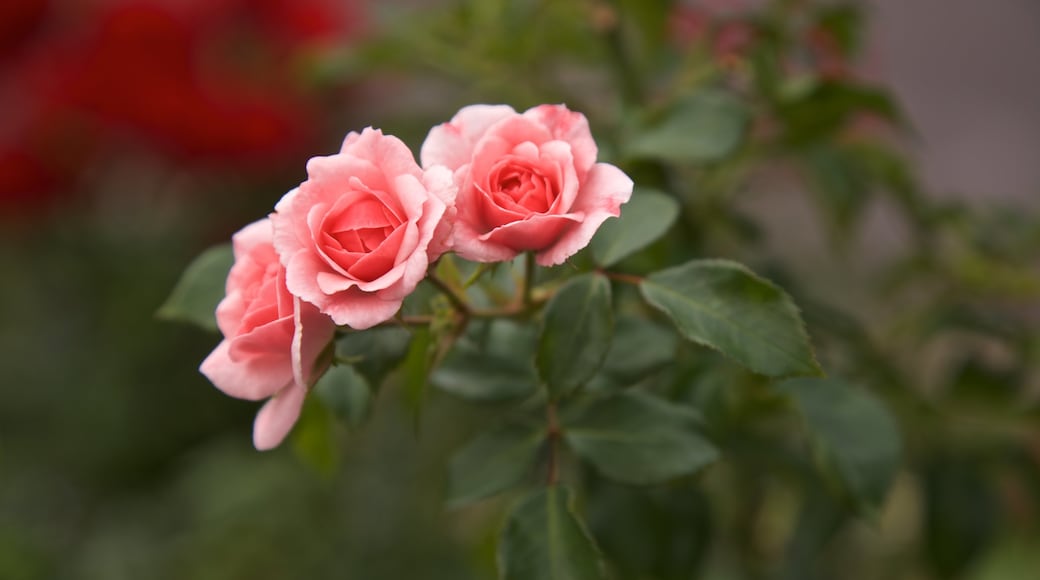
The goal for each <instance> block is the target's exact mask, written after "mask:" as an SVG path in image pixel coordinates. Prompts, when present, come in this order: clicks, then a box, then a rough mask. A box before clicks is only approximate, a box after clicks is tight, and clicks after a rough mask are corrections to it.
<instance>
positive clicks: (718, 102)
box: [626, 91, 748, 163]
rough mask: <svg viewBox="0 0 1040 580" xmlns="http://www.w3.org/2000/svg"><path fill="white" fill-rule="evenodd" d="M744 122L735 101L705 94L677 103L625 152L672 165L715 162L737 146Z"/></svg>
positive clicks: (726, 96) (718, 94)
mask: <svg viewBox="0 0 1040 580" xmlns="http://www.w3.org/2000/svg"><path fill="white" fill-rule="evenodd" d="M747 123H748V112H747V108H746V107H745V106H744V104H743V103H741V102H740V101H739V100H737V98H735V97H734V96H732V95H730V94H728V93H725V92H722V91H705V92H701V93H697V94H695V95H691V96H689V97H687V98H685V99H683V100H681V101H679V102H677V103H676V104H675V105H674V106H672V107H671V108H670V109H669V110H667V111H666V112H665V114H664V115H663V116H662V117H661V118H659V119H657V120H656V122H654V123H650V124H649V126H648V127H646V128H644V129H643V131H642V132H641V133H638V134H636V135H635V136H633V137H632V138H631V139H630V140H629V142H628V148H627V150H626V153H627V154H628V156H629V157H633V158H651V159H660V160H662V161H668V162H674V163H684V162H693V163H706V162H711V161H718V160H720V159H723V158H724V157H726V156H727V155H729V154H730V153H732V152H733V151H735V150H736V149H737V147H739V146H740V144H741V142H742V141H743V138H744V129H745V128H746V127H747Z"/></svg>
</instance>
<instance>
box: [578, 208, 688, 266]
mask: <svg viewBox="0 0 1040 580" xmlns="http://www.w3.org/2000/svg"><path fill="white" fill-rule="evenodd" d="M678 215H679V203H678V202H677V201H675V199H674V198H673V197H672V196H670V195H668V194H666V193H662V192H660V191H657V190H654V189H648V188H636V190H635V191H634V192H633V193H632V199H631V200H630V201H629V202H628V203H626V204H625V205H623V206H621V216H620V217H619V218H618V219H614V220H607V221H606V222H604V224H603V225H602V226H600V228H599V231H598V232H596V236H595V237H593V238H592V244H591V247H592V255H593V256H594V257H595V260H596V263H597V264H599V265H600V266H602V267H604V268H606V267H609V266H612V265H614V264H616V263H618V262H620V261H621V260H623V259H624V258H626V257H627V256H629V255H630V254H633V253H635V252H637V251H639V250H641V249H643V248H644V247H646V246H648V245H650V244H651V243H652V242H654V241H655V240H657V238H659V237H661V236H662V235H664V233H665V232H666V231H668V228H670V227H671V226H672V224H673V223H675V218H676V217H678Z"/></svg>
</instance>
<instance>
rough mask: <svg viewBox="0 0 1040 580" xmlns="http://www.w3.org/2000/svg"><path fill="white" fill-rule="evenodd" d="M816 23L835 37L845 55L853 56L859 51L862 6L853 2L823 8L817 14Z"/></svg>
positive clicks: (861, 29) (861, 30)
mask: <svg viewBox="0 0 1040 580" xmlns="http://www.w3.org/2000/svg"><path fill="white" fill-rule="evenodd" d="M816 22H817V24H819V26H820V27H822V28H823V29H824V30H826V31H827V32H829V33H830V34H831V35H833V37H834V40H835V41H837V43H838V48H839V49H841V52H842V54H843V55H845V56H852V55H854V54H855V53H856V52H857V51H858V50H859V48H860V45H861V43H862V32H863V7H862V6H860V5H858V4H855V3H851V2H846V3H842V4H835V5H825V6H821V7H820V8H819V9H818V11H817V13H816Z"/></svg>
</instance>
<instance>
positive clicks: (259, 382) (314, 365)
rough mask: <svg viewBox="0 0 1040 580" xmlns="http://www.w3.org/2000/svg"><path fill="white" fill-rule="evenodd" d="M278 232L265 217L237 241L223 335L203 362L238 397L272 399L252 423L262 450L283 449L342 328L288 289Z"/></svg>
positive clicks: (221, 309) (221, 313)
mask: <svg viewBox="0 0 1040 580" xmlns="http://www.w3.org/2000/svg"><path fill="white" fill-rule="evenodd" d="M273 234H274V230H273V228H272V227H271V222H270V220H267V219H263V220H260V221H258V222H254V223H252V224H250V225H248V226H246V227H244V228H242V230H241V231H239V232H238V233H236V234H235V235H234V237H233V238H232V245H233V247H234V253H235V264H234V265H233V266H232V267H231V272H230V273H229V274H228V279H227V285H226V295H225V296H224V299H223V300H221V301H220V304H219V305H218V306H217V326H218V327H219V328H220V331H221V332H222V333H223V334H224V340H223V341H221V343H220V344H219V345H217V348H216V349H214V351H213V352H212V353H210V355H209V356H208V357H206V360H204V361H203V362H202V366H201V367H199V370H200V371H202V374H204V375H206V377H207V378H209V380H210V381H212V382H213V384H214V385H216V387H217V388H218V389H220V390H221V391H224V392H225V393H227V394H228V395H231V396H232V397H238V398H240V399H249V400H253V401H257V400H260V399H267V398H269V399H270V400H268V401H267V403H266V404H264V406H263V408H261V409H260V412H259V413H258V414H257V416H256V421H255V422H254V424H253V444H254V445H256V448H257V449H260V450H266V449H271V448H273V447H276V446H278V444H279V443H281V442H282V440H283V439H285V436H286V435H287V434H288V433H289V430H290V429H291V428H292V426H293V424H295V423H296V420H297V419H298V418H299V416H300V408H301V407H302V405H303V399H304V397H305V396H306V394H307V389H308V387H309V386H310V384H311V383H312V382H313V380H314V379H315V378H316V377H317V376H318V375H319V374H320V373H321V372H322V371H323V370H324V369H323V368H320V367H322V366H323V365H324V362H325V361H319V358H320V356H321V354H322V352H323V351H324V350H325V348H326V347H327V346H328V344H329V342H330V341H331V340H332V337H333V335H334V334H335V331H336V326H335V324H333V322H332V320H331V319H329V317H328V316H325V315H323V314H322V313H320V312H318V309H317V308H315V307H314V306H312V305H310V304H307V303H305V302H301V301H300V300H299V299H298V298H296V297H294V296H293V295H292V294H290V293H289V290H288V288H286V285H285V268H283V267H282V264H281V262H279V261H278V254H277V253H275V251H274V245H273V243H272V240H273Z"/></svg>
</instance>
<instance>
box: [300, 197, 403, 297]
mask: <svg viewBox="0 0 1040 580" xmlns="http://www.w3.org/2000/svg"><path fill="white" fill-rule="evenodd" d="M401 223H402V220H401V218H400V217H398V215H397V213H396V212H395V211H394V209H393V208H390V207H388V206H387V205H386V204H384V203H383V202H382V201H381V200H380V199H379V198H378V197H376V195H374V194H372V193H369V192H353V193H352V194H347V195H344V196H343V197H342V198H340V200H339V201H337V202H336V204H335V205H334V206H333V208H332V210H331V211H330V212H329V213H328V214H327V215H326V216H325V219H324V220H323V221H322V224H321V227H320V228H319V234H318V238H317V241H318V248H319V251H320V253H321V254H323V255H324V257H325V259H326V260H327V262H328V263H329V265H331V266H332V267H333V268H335V269H336V270H338V271H339V272H340V273H341V274H344V275H348V276H350V277H353V278H355V279H359V280H373V279H375V278H378V277H379V276H381V275H382V274H384V273H386V272H387V271H388V270H390V269H391V268H393V266H394V260H395V258H396V256H397V248H396V247H390V246H396V244H388V243H387V241H388V240H390V239H392V238H397V237H398V236H395V235H394V232H396V231H397V230H398V226H400V225H401Z"/></svg>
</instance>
